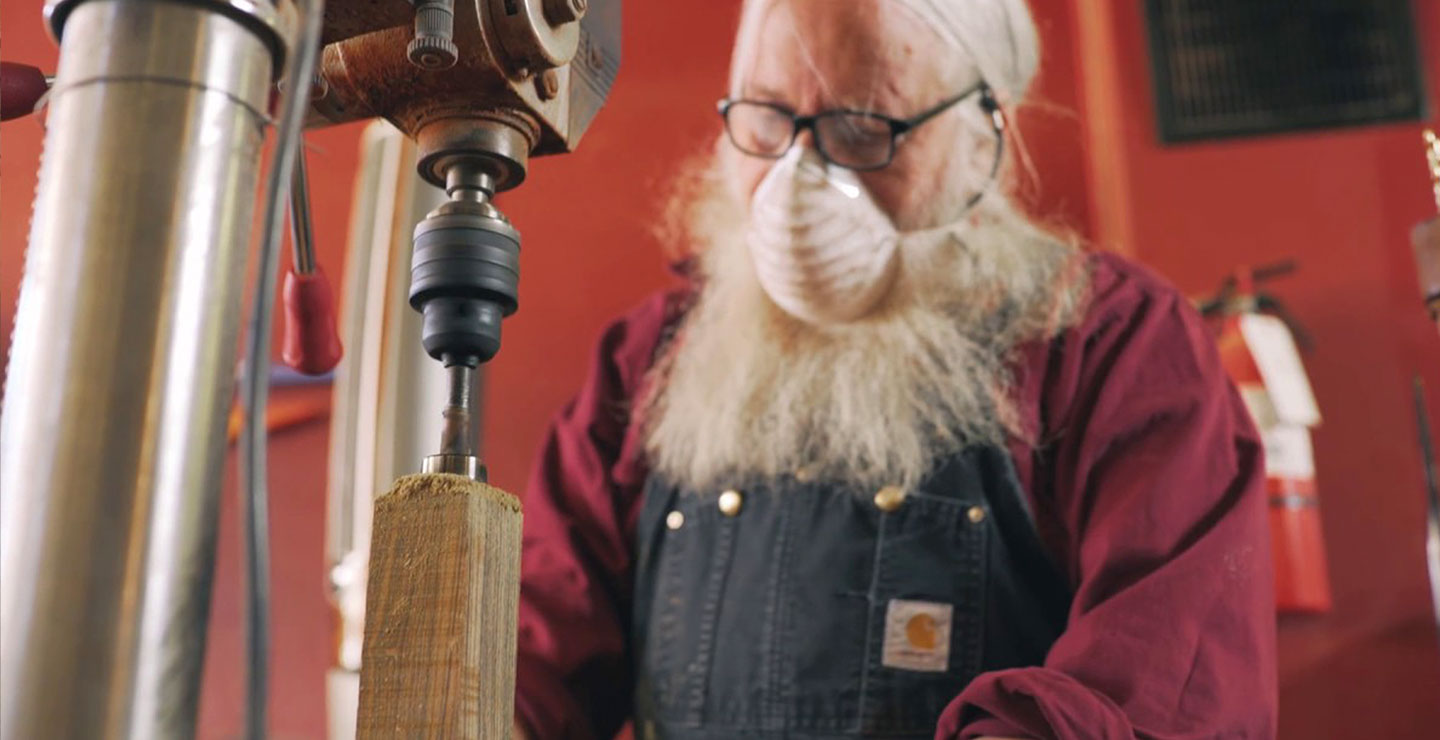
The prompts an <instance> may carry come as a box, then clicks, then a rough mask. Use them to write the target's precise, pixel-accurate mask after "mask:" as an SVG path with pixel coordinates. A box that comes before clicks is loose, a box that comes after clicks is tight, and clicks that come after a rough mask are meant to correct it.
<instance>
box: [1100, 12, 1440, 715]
mask: <svg viewBox="0 0 1440 740" xmlns="http://www.w3.org/2000/svg"><path fill="white" fill-rule="evenodd" d="M1074 2H1075V5H1076V7H1077V9H1078V10H1079V15H1078V16H1077V17H1078V19H1079V20H1080V27H1079V29H1078V30H1079V33H1078V34H1077V35H1078V36H1079V37H1080V39H1081V53H1082V54H1083V55H1084V57H1083V58H1084V59H1085V61H1086V67H1085V69H1086V73H1087V74H1086V79H1085V86H1086V90H1085V95H1084V99H1085V104H1086V109H1085V111H1084V113H1085V120H1086V123H1087V130H1088V132H1089V135H1090V136H1091V147H1092V151H1096V152H1100V154H1098V155H1097V156H1094V157H1092V158H1091V163H1092V168H1091V173H1090V182H1091V185H1092V192H1093V193H1094V197H1095V201H1094V202H1095V211H1094V222H1095V223H1096V224H1097V226H1098V229H1097V233H1096V234H1095V237H1096V239H1097V241H1098V242H1099V243H1101V244H1102V245H1107V246H1114V247H1117V248H1119V249H1122V250H1123V251H1125V252H1127V253H1129V254H1132V255H1133V256H1135V257H1137V258H1139V259H1140V260H1141V261H1144V262H1146V263H1148V264H1150V265H1152V266H1153V267H1155V268H1157V269H1158V270H1160V271H1161V272H1163V273H1164V274H1166V275H1167V276H1169V277H1170V278H1171V279H1172V280H1174V281H1175V282H1176V283H1177V284H1178V285H1179V286H1180V287H1181V288H1182V289H1184V290H1185V291H1187V292H1190V293H1192V294H1200V293H1204V292H1207V291H1209V290H1211V289H1213V287H1214V286H1215V285H1216V284H1217V283H1218V281H1219V280H1220V278H1221V277H1222V276H1223V275H1224V274H1225V273H1226V271H1228V270H1230V269H1233V268H1234V267H1236V266H1238V265H1242V264H1252V265H1253V264H1263V263H1267V262H1271V261H1276V260H1279V259H1282V258H1286V257H1295V258H1296V259H1298V260H1299V262H1300V268H1301V269H1300V272H1299V273H1298V274H1296V275H1295V276H1293V277H1291V278H1288V279H1286V280H1285V281H1284V282H1278V283H1275V284H1274V285H1273V289H1274V292H1276V293H1277V294H1279V295H1280V297H1281V298H1282V299H1283V300H1284V301H1285V302H1286V303H1287V304H1288V305H1289V307H1290V309H1291V310H1292V311H1293V312H1294V314H1295V316H1296V317H1297V318H1298V319H1299V320H1300V322H1301V323H1303V324H1305V325H1306V326H1307V327H1308V328H1309V329H1310V330H1311V331H1312V332H1313V333H1314V335H1315V340H1316V344H1317V346H1316V349H1315V351H1314V353H1313V354H1311V355H1310V356H1308V357H1307V358H1306V363H1307V366H1308V369H1309V371H1310V377H1311V381H1312V383H1313V385H1314V388H1315V393H1316V395H1317V397H1318V400H1319V404H1320V409H1321V411H1322V413H1323V414H1324V416H1325V423H1324V426H1323V427H1321V428H1320V429H1318V430H1317V431H1316V434H1315V456H1316V465H1317V480H1318V484H1319V489H1320V497H1321V501H1322V514H1323V517H1324V524H1325V539H1326V545H1327V547H1328V549H1329V555H1330V575H1331V582H1332V586H1333V588H1334V595H1335V609H1334V611H1333V612H1332V613H1330V614H1328V615H1325V616H1321V617H1311V618H1297V619H1286V620H1283V621H1282V622H1281V630H1280V641H1281V642H1280V646H1281V677H1280V679H1281V717H1282V719H1281V731H1282V732H1281V734H1282V736H1283V737H1289V738H1315V737H1325V738H1350V737H1397V738H1398V737H1405V738H1412V737H1413V738H1419V737H1435V736H1436V733H1437V732H1440V730H1437V729H1436V728H1440V650H1437V635H1436V634H1435V623H1434V618H1433V616H1432V615H1431V613H1430V607H1429V602H1428V598H1429V596H1428V590H1427V589H1428V586H1427V582H1426V577H1425V565H1424V550H1423V543H1424V539H1423V538H1424V530H1425V521H1424V494H1423V488H1422V478H1421V469H1420V455H1419V452H1418V449H1417V445H1416V443H1415V442H1414V438H1415V437H1414V435H1415V431H1414V429H1415V422H1414V414H1413V412H1412V410H1411V401H1410V391H1409V387H1410V386H1409V384H1410V378H1411V377H1412V376H1413V375H1414V374H1416V373H1420V374H1422V375H1423V376H1424V378H1425V379H1426V380H1427V381H1428V383H1429V386H1430V393H1431V396H1430V414H1431V416H1432V417H1434V418H1440V373H1437V368H1440V339H1437V337H1436V335H1435V327H1434V325H1433V324H1431V323H1429V322H1428V321H1427V320H1426V318H1425V316H1424V314H1423V311H1422V310H1421V307H1420V301H1419V295H1418V288H1417V287H1416V285H1417V280H1416V277H1415V268H1414V266H1413V263H1412V261H1411V257H1410V250H1409V242H1408V231H1409V229H1410V227H1411V226H1412V225H1413V224H1414V223H1415V222H1418V221H1420V220H1422V219H1426V218H1429V217H1431V216H1434V215H1435V205H1434V202H1433V200H1432V199H1431V196H1430V189H1429V187H1428V180H1427V178H1426V174H1425V170H1424V166H1423V157H1422V154H1421V152H1422V149H1421V145H1420V126H1419V125H1416V124H1395V125H1386V126H1372V127H1364V128H1354V129H1345V130H1337V131H1330V132H1322V133H1312V134H1305V135H1291V136H1282V137H1271V138H1252V139H1243V140H1236V141H1231V142H1225V143H1206V144H1193V145H1186V146H1176V147H1162V146H1161V145H1159V143H1158V140H1157V136H1156V134H1155V131H1156V128H1155V122H1154V119H1153V114H1152V110H1151V93H1150V80H1149V78H1148V74H1147V69H1148V66H1147V52H1146V48H1145V36H1144V31H1143V26H1142V17H1141V12H1140V7H1141V4H1140V3H1112V2H1109V0H1074ZM1414 6H1415V8H1416V11H1417V17H1418V21H1419V22H1418V26H1417V27H1418V28H1419V29H1427V30H1428V32H1422V33H1420V34H1419V35H1420V36H1421V38H1422V43H1425V44H1427V45H1428V47H1429V48H1428V49H1427V52H1428V57H1427V62H1426V69H1427V73H1428V78H1429V84H1430V87H1429V94H1430V97H1431V100H1432V101H1433V100H1440V43H1437V42H1440V2H1437V1H1436V0H1414Z"/></svg>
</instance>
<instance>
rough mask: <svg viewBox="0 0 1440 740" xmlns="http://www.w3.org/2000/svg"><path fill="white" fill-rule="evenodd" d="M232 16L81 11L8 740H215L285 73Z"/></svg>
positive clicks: (0, 725)
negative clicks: (213, 626)
mask: <svg viewBox="0 0 1440 740" xmlns="http://www.w3.org/2000/svg"><path fill="white" fill-rule="evenodd" d="M214 8H215V5H214V4H210V3H206V2H189V3H181V2H164V1H155V0H85V1H84V2H79V3H74V4H70V5H69V6H67V8H66V9H67V15H66V17H65V19H64V21H63V24H64V30H63V36H62V41H61V51H60V64H59V72H58V79H57V80H56V83H55V87H54V89H53V90H52V91H51V93H50V102H49V116H48V129H47V132H46V138H45V151H44V157H43V160H42V163H41V169H40V177H39V185H38V187H37V194H36V202H35V212H34V217H33V221H32V225H31V233H30V244H29V251H28V256H27V262H26V269H25V276H24V281H23V283H22V287H21V295H20V304H19V309H18V312H17V316H16V324H15V334H14V344H13V351H12V354H11V359H10V367H9V378H8V382H7V387H6V390H5V400H4V415H3V416H4V418H3V423H0V482H3V490H0V528H3V529H0V547H3V556H0V593H3V603H0V608H3V611H0V704H3V706H0V737H3V738H4V739H5V740H11V739H14V740H28V739H29V738H41V737H43V738H147V739H149V738H180V737H190V736H192V735H193V734H194V729H195V717H196V708H197V705H198V699H199V683H200V681H199V680H200V670H201V664H202V659H203V653H204V644H205V626H206V617H207V615H208V612H209V604H210V583H211V579H212V571H213V565H214V555H215V530H216V524H217V519H218V513H219V507H218V503H219V495H220V476H221V471H222V468H223V462H224V452H225V429H226V420H227V416H228V411H229V408H230V404H231V394H232V390H233V384H234V368H235V350H236V340H237V335H238V330H239V318H240V316H239V309H240V295H241V290H242V287H243V285H244V278H245V254H246V249H247V245H248V242H249V235H250V230H251V217H252V213H253V210H254V201H255V189H256V178H257V175H258V170H259V160H260V145H261V141H262V139H263V133H264V123H265V116H264V109H265V106H266V104H267V100H268V93H269V89H270V84H269V83H270V80H271V75H272V72H273V66H274V49H273V46H270V45H267V43H266V40H263V39H262V38H261V36H262V35H263V34H261V33H258V32H257V31H256V30H255V24H252V23H245V22H241V21H238V20H236V19H235V17H234V8H235V5H234V4H229V10H227V11H226V13H220V12H216V11H215V10H214ZM270 41H273V39H270Z"/></svg>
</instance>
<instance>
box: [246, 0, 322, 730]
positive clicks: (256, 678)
mask: <svg viewBox="0 0 1440 740" xmlns="http://www.w3.org/2000/svg"><path fill="white" fill-rule="evenodd" d="M296 4H297V5H298V6H300V8H299V10H300V26H299V33H298V34H297V36H296V43H295V46H294V47H293V48H292V50H291V54H290V61H291V63H290V64H289V66H288V68H287V69H286V71H285V79H284V83H283V87H282V91H281V92H282V94H283V96H284V97H283V99H282V102H281V105H280V116H279V121H278V124H277V125H276V129H275V150H274V153H273V156H274V161H273V163H272V164H271V166H270V168H269V171H268V172H267V173H266V181H265V190H264V193H265V216H264V220H263V222H262V223H263V226H262V228H263V231H262V232H261V236H260V249H259V257H258V262H259V269H258V270H257V271H256V275H255V290H254V296H253V299H254V302H253V303H252V305H251V307H250V331H249V334H248V339H247V342H246V352H245V372H244V376H243V377H242V379H241V388H240V402H241V406H242V407H243V408H244V418H245V427H244V431H243V433H242V434H241V435H240V455H239V465H238V467H239V472H240V491H241V497H242V500H241V510H242V512H243V519H244V522H245V533H246V535H247V536H246V538H245V539H246V547H245V571H246V583H247V591H246V603H245V617H246V620H245V648H246V676H245V678H246V681H245V706H246V714H245V737H246V738H248V739H249V740H261V738H264V737H265V728H266V715H267V712H266V708H267V704H268V699H269V691H268V689H269V678H270V677H269V659H270V525H269V517H270V512H269V508H270V507H269V501H268V498H267V497H268V493H267V490H266V485H265V479H266V461H265V443H266V437H265V406H266V404H267V402H268V400H269V395H270V384H269V380H270V378H269V368H270V332H271V325H272V324H273V314H274V310H275V282H276V274H275V273H276V270H277V268H278V267H279V263H280V244H281V239H282V238H283V233H284V232H283V227H284V214H285V204H286V200H287V198H286V196H287V194H288V191H289V184H290V177H291V173H292V171H293V169H294V165H295V157H296V153H297V152H298V151H299V148H300V144H301V143H302V130H303V126H304V122H305V109H306V107H307V106H308V104H309V99H310V95H309V91H310V86H311V85H310V80H311V78H312V77H313V76H314V74H315V62H316V58H317V57H318V56H319V52H320V26H321V23H322V21H323V14H324V0H296Z"/></svg>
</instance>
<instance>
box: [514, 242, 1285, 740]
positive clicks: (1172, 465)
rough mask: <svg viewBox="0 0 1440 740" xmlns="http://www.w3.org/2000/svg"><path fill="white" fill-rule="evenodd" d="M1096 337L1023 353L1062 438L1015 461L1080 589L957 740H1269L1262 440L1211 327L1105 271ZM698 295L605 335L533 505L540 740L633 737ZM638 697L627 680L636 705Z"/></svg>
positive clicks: (981, 691)
mask: <svg viewBox="0 0 1440 740" xmlns="http://www.w3.org/2000/svg"><path fill="white" fill-rule="evenodd" d="M1090 266H1091V302H1090V305H1089V308H1088V310H1087V311H1086V314H1085V316H1084V318H1083V319H1082V321H1080V322H1079V324H1078V325H1076V326H1075V327H1073V328H1071V329H1069V330H1067V331H1066V332H1064V333H1063V334H1062V335H1061V336H1060V337H1058V338H1057V339H1055V340H1054V341H1050V342H1043V343H1041V342H1036V343H1034V344H1033V345H1030V346H1026V347H1024V348H1022V350H1021V352H1020V353H1019V359H1018V361H1017V364H1016V368H1015V376H1014V377H1015V385H1016V389H1015V392H1016V393H1017V394H1018V398H1019V401H1020V408H1021V410H1022V413H1023V414H1024V415H1025V417H1026V420H1027V421H1028V422H1030V423H1031V428H1034V429H1040V430H1042V433H1041V435H1040V437H1039V438H1040V439H1041V440H1042V441H1041V442H1040V443H1039V444H1038V445H1036V446H1031V445H1028V444H1026V443H1023V442H1020V441H1018V440H1017V441H1014V442H1012V443H1011V444H1010V451H1011V454H1012V456H1013V458H1014V461H1015V467H1016V470H1017V472H1018V474H1019V477H1020V482H1021V484H1022V485H1023V486H1024V488H1025V490H1026V491H1027V492H1028V493H1029V496H1030V503H1031V507H1032V509H1033V511H1034V512H1035V517H1036V525H1037V528H1038V529H1039V532H1040V535H1041V537H1042V539H1043V541H1044V542H1045V543H1046V545H1047V547H1048V548H1049V549H1050V550H1051V552H1052V554H1053V555H1054V557H1055V559H1056V562H1058V563H1060V564H1061V566H1062V568H1063V569H1064V572H1065V573H1066V575H1067V576H1068V578H1069V580H1070V584H1071V586H1072V588H1073V590H1074V594H1075V597H1074V601H1073V604H1072V605H1071V609H1070V614H1069V620H1068V623H1067V626H1066V629H1065V632H1064V634H1062V635H1061V636H1060V638H1059V640H1057V641H1056V642H1055V644H1054V646H1053V647H1052V648H1051V650H1050V652H1049V655H1048V656H1047V657H1046V659H1045V664H1044V665H1043V666H1036V667H1028V668H1016V669H1011V670H1004V671H995V672H992V673H985V674H981V675H980V676H978V677H977V678H976V679H975V680H974V681H972V682H971V683H970V685H969V686H967V687H966V688H965V690H964V691H962V692H961V693H960V695H959V696H957V697H956V698H955V700H954V701H953V702H951V704H950V705H949V706H948V707H947V708H946V710H945V712H944V714H943V715H942V716H941V718H940V722H939V726H938V727H937V728H936V733H935V737H936V738H944V739H947V740H948V739H949V738H972V737H979V736H984V735H994V736H1014V737H1039V738H1049V737H1055V738H1062V739H1065V740H1069V739H1071V738H1073V739H1075V740H1092V739H1094V738H1128V737H1132V736H1142V737H1155V738H1202V737H1205V738H1208V737H1226V738H1267V737H1272V736H1273V735H1274V732H1275V730H1274V727H1275V707H1276V670H1275V616H1274V615H1275V611H1274V602H1273V598H1274V597H1273V593H1272V572H1271V566H1270V544H1269V531H1268V524H1267V518H1266V502H1265V499H1264V495H1263V489H1264V486H1263V483H1264V470H1263V463H1262V456H1261V449H1260V443H1259V440H1258V436H1257V434H1256V433H1255V430H1254V428H1253V427H1252V425H1251V423H1250V421H1249V417H1248V415H1247V413H1246V411H1245V408H1244V407H1243V406H1242V404H1241V402H1240V399H1239V397H1238V396H1237V394H1236V393H1235V391H1234V388H1233V387H1232V386H1231V384H1230V383H1229V381H1228V379H1227V377H1226V375H1225V372H1224V370H1223V369H1222V368H1221V366H1220V360H1219V357H1218V355H1217V353H1216V351H1215V347H1214V343H1213V341H1212V340H1211V338H1210V336H1209V335H1208V334H1207V332H1206V329H1205V327H1204V325H1203V324H1202V323H1201V320H1200V318H1199V316H1198V315H1196V313H1195V312H1194V311H1193V310H1192V309H1191V307H1190V306H1189V304H1188V303H1187V302H1186V301H1185V299H1184V298H1183V297H1182V296H1181V295H1180V294H1179V293H1177V292H1176V291H1175V290H1174V289H1173V288H1172V287H1170V286H1169V285H1168V284H1166V283H1164V282H1163V281H1162V280H1160V279H1158V278H1156V277H1155V276H1154V275H1152V274H1150V273H1149V272H1147V271H1145V270H1144V269H1141V268H1139V267H1137V266H1135V265H1133V264H1131V263H1129V262H1126V261H1125V260H1123V259H1121V258H1119V257H1116V256H1113V255H1094V256H1092V257H1091V258H1090ZM685 296H686V293H685V292H684V291H674V292H669V293H664V294H660V295H656V296H654V297H652V298H650V299H649V300H647V301H645V302H644V303H642V304H641V305H640V306H639V307H637V308H636V309H634V310H633V311H631V312H630V313H628V314H626V315H625V316H623V317H621V318H620V319H619V320H617V321H615V322H614V323H612V324H611V325H610V326H609V327H608V328H607V329H606V330H605V332H604V334H603V335H602V336H601V339H600V343H599V346H598V347H597V348H596V350H595V355H594V358H593V361H592V364H591V368H590V371H589V374H588V376H587V378H586V380H585V384H584V386H583V387H582V388H581V390H580V394H579V395H578V396H577V397H576V398H575V400H573V401H572V402H571V403H570V404H568V405H567V406H566V407H565V408H564V409H563V410H562V411H561V412H560V414H559V415H558V416H557V417H556V419H555V421H554V422H553V424H552V425H551V427H550V430H549V432H548V434H547V435H546V438H545V441H544V445H543V447H542V449H541V452H540V455H539V459H538V460H537V462H536V465H535V470H534V474H533V477H532V479H531V481H530V486H529V489H528V491H527V494H526V497H525V502H524V503H525V536H524V552H523V557H522V587H521V599H520V642H519V666H518V675H517V691H516V711H517V712H518V714H519V715H520V717H521V719H522V722H523V723H524V724H525V725H526V727H527V728H528V729H529V731H530V733H531V736H532V737H533V738H535V740H550V739H551V738H577V739H578V738H604V737H609V736H610V735H611V734H613V733H614V732H615V731H616V730H617V729H618V726H619V724H620V722H622V721H623V720H624V718H625V712H626V711H628V704H625V703H624V702H620V704H624V705H623V706H621V705H618V704H617V702H616V700H615V699H614V697H617V696H618V697H628V696H629V695H630V690H631V686H630V685H629V682H631V681H632V680H633V673H632V670H631V668H630V661H629V658H628V656H627V654H626V650H627V646H628V644H629V637H628V635H629V629H630V607H629V604H630V599H631V594H632V584H633V573H634V566H635V563H634V542H635V525H636V517H637V516H638V514H639V511H640V499H641V489H642V486H643V484H644V482H645V479H646V475H647V470H646V466H645V460H644V456H643V442H642V440H641V439H640V436H639V431H638V425H636V424H634V423H632V422H633V419H632V416H631V414H630V410H631V408H632V407H633V402H634V399H635V398H636V396H637V395H638V394H639V392H640V391H641V388H642V382H643V381H644V379H645V375H646V372H647V370H648V369H649V367H650V364H651V361H652V359H653V357H654V354H655V351H656V347H657V346H658V344H659V343H660V341H661V337H662V334H663V333H664V332H665V330H666V329H667V327H671V326H673V325H674V323H675V322H676V320H677V319H678V318H679V316H680V314H681V312H682V311H683V305H684V301H685ZM617 682H620V683H624V684H625V685H623V686H617V685H616V684H617Z"/></svg>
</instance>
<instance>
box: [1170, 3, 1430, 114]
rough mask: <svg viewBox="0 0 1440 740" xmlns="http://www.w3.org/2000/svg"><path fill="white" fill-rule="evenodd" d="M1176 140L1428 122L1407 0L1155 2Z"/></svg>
mask: <svg viewBox="0 0 1440 740" xmlns="http://www.w3.org/2000/svg"><path fill="white" fill-rule="evenodd" d="M1146 12H1147V16H1148V17H1147V20H1148V22H1149V28H1150V53H1151V64H1152V67H1153V79H1154V81H1155V88H1156V90H1155V92H1156V95H1155V103H1156V109H1157V110H1156V113H1157V119H1158V120H1159V123H1160V136H1161V139H1163V140H1164V141H1166V142H1181V141H1194V140H1199V139H1213V138H1221V137H1229V136H1240V135H1247V134H1263V133H1278V132H1284V131H1296V130H1302V129H1312V128H1322V127H1334V126H1350V125H1357V124H1363V123H1375V122H1381V121H1396V120H1407V119H1418V118H1420V117H1422V116H1423V114H1424V110H1425V96H1424V85H1423V81H1422V79H1421V73H1420V60H1419V53H1418V51H1417V49H1416V41H1415V33H1416V30H1415V26H1414V15H1413V13H1412V12H1411V8H1410V3H1409V0H1146Z"/></svg>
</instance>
